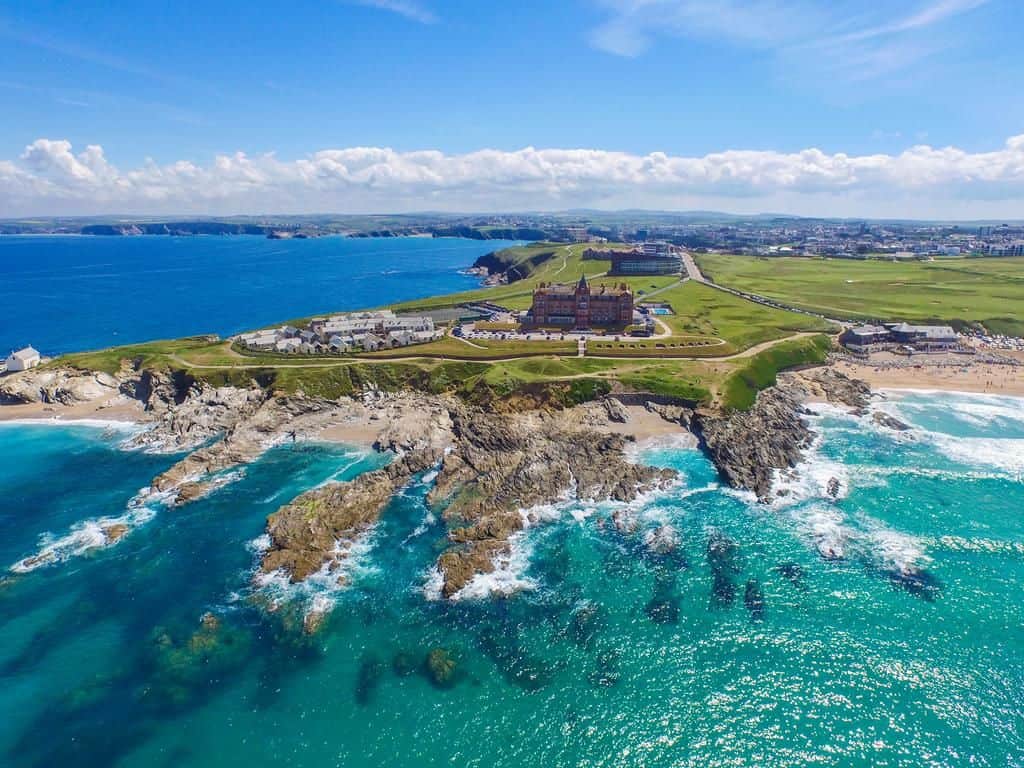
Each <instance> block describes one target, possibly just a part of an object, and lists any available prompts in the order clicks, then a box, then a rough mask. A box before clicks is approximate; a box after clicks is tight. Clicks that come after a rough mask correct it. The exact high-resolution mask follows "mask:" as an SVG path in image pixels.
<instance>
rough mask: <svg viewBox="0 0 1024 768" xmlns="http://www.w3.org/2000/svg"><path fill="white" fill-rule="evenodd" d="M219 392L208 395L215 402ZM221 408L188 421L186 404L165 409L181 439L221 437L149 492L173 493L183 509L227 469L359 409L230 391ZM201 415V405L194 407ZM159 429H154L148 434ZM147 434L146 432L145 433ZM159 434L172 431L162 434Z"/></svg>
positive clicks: (350, 405) (341, 403)
mask: <svg viewBox="0 0 1024 768" xmlns="http://www.w3.org/2000/svg"><path fill="white" fill-rule="evenodd" d="M218 392H220V390H215V391H214V392H212V393H210V396H211V397H218V398H219V395H218V394H217V393H218ZM218 402H219V403H220V405H218V406H217V407H215V409H214V410H212V411H211V412H210V413H211V417H210V418H209V419H207V418H205V417H201V419H200V420H198V421H191V420H190V419H189V417H188V415H187V413H188V412H190V411H191V409H192V408H191V405H190V404H188V405H186V406H185V407H184V409H183V408H181V407H179V408H174V409H170V410H169V411H168V413H171V414H177V415H176V416H173V417H171V418H170V419H169V420H168V421H166V422H163V423H164V424H167V425H173V426H172V429H176V428H177V427H178V426H179V425H180V426H182V427H183V428H184V434H186V435H191V436H196V435H198V434H204V433H205V434H210V435H215V434H217V432H216V431H215V430H216V429H217V428H218V427H219V426H223V427H226V433H225V434H224V436H223V437H222V438H221V439H219V440H217V441H216V442H213V443H211V444H210V445H207V446H204V447H202V448H199V449H198V450H195V451H193V452H192V453H190V454H188V455H187V456H185V458H183V459H182V460H181V461H179V462H178V463H177V464H175V465H174V466H172V467H171V468H170V469H168V470H167V471H166V472H164V473H162V474H161V475H158V476H157V477H156V478H154V479H153V481H152V482H151V483H150V486H151V488H152V489H153V490H154V491H158V492H161V493H167V492H173V493H174V494H175V498H174V501H175V503H177V504H185V503H188V502H190V501H194V500H195V499H197V498H201V497H202V496H205V495H206V494H207V493H209V492H210V491H211V490H213V489H215V488H217V487H218V486H220V485H223V484H224V482H225V481H226V480H225V473H226V472H227V471H228V470H231V469H234V468H237V467H240V466H244V465H245V464H249V463H251V462H253V461H255V460H256V459H257V458H259V457H260V456H261V455H262V454H263V453H264V452H265V451H266V450H267V449H268V448H269V447H271V446H273V445H276V444H279V443H282V442H286V441H288V440H298V439H299V438H309V437H312V436H314V435H315V434H316V433H317V432H318V431H319V430H320V429H322V428H323V427H324V426H325V425H327V424H330V423H339V422H344V421H345V420H346V419H347V418H350V417H351V416H352V412H353V411H357V412H361V409H362V406H361V405H360V404H359V403H357V402H355V401H352V400H339V401H336V402H335V401H330V400H323V399H320V398H307V397H271V398H266V399H265V396H264V395H263V394H262V392H261V391H260V390H257V389H253V390H235V391H234V392H232V393H231V394H230V396H229V397H228V398H227V399H226V400H223V399H218ZM196 408H197V412H198V413H199V414H204V411H203V409H202V407H201V406H198V405H197V406H196ZM157 430H161V426H160V425H158V426H157V428H156V429H155V430H153V431H157ZM145 434H150V433H145ZM163 434H164V435H172V436H173V434H175V432H169V431H164V432H163Z"/></svg>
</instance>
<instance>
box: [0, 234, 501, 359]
mask: <svg viewBox="0 0 1024 768" xmlns="http://www.w3.org/2000/svg"><path fill="white" fill-rule="evenodd" d="M513 244H514V243H511V242H508V241H502V240H489V241H479V240H462V239H455V238H438V239H431V238H418V237H411V238H410V237H406V238H344V237H321V238H314V239H309V240H268V239H267V238H265V237H256V236H231V237H205V236H204V237H163V236H148V237H69V236H52V237H51V236H34V235H33V236H5V237H0V307H3V309H4V320H3V323H0V352H2V353H3V356H6V354H7V350H8V349H9V348H14V347H20V346H23V345H26V344H32V345H34V346H35V347H36V348H37V349H38V350H39V351H40V352H42V353H43V354H46V355H54V354H58V353H63V352H78V351H81V350H85V349H97V348H102V347H109V346H113V345H116V344H129V343H134V342H139V341H149V340H151V339H166V338H178V337H181V336H189V335H193V334H200V333H218V334H221V335H228V334H232V333H238V332H241V331H244V330H248V329H251V328H258V327H261V326H264V325H269V324H271V323H277V322H283V321H286V320H288V319H290V318H296V317H306V316H309V315H314V314H317V313H320V312H329V311H343V310H351V309H360V308H365V307H372V306H380V305H382V304H389V303H393V302H397V301H404V300H407V299H415V298H421V297H425V296H434V295H437V294H443V293H453V292H455V291H460V290H468V289H470V288H474V287H475V286H476V285H478V283H479V280H478V278H476V277H473V276H470V275H463V274H459V270H460V269H463V268H465V267H468V266H470V265H471V264H472V263H473V262H474V261H475V260H476V258H477V257H478V256H482V255H483V254H485V253H490V252H491V251H494V250H497V249H500V248H504V247H507V246H508V245H513Z"/></svg>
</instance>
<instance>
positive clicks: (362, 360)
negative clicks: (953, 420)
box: [167, 331, 819, 371]
mask: <svg viewBox="0 0 1024 768" xmlns="http://www.w3.org/2000/svg"><path fill="white" fill-rule="evenodd" d="M817 335H819V334H818V333H816V332H812V331H804V332H801V333H794V334H792V335H790V336H784V337H783V338H780V339H772V340H770V341H765V342H762V343H760V344H755V345H754V346H752V347H748V348H747V349H744V350H743V351H741V352H734V353H733V354H731V355H721V356H718V357H713V356H704V357H701V356H684V355H665V354H662V355H591V357H593V358H596V359H600V360H622V361H624V362H630V361H632V362H672V361H676V360H685V361H688V362H721V361H723V360H738V359H742V358H747V357H753V356H754V355H756V354H758V353H759V352H763V351H764V350H766V349H770V348H771V347H774V346H776V345H778V344H782V343H784V342H787V341H795V340H796V339H804V338H808V337H810V336H817ZM725 343H726V342H725V341H723V340H721V339H719V343H716V344H715V345H713V346H720V345H721V344H725ZM709 346H711V345H709ZM531 357H572V354H571V353H557V352H542V353H537V354H527V355H508V356H506V357H490V358H473V359H471V360H467V359H465V358H460V357H455V356H452V355H423V354H421V355H408V356H405V357H356V358H350V359H348V360H325V361H322V362H310V363H289V364H280V363H276V362H271V361H268V362H265V363H244V364H238V365H235V364H232V365H228V364H224V363H220V364H204V363H192V362H190V361H188V360H186V359H185V358H183V357H181V356H180V355H178V354H169V355H167V358H168V359H169V360H171V361H173V362H175V363H177V364H178V365H181V366H183V367H185V368H195V369H197V370H214V371H217V370H250V369H259V368H340V367H343V366H347V365H362V364H371V365H383V364H389V363H408V362H413V361H417V360H442V361H443V360H457V361H460V362H473V363H485V364H487V365H494V364H496V363H510V362H513V361H516V360H526V359H529V358H531ZM241 359H245V358H244V357H242V358H241Z"/></svg>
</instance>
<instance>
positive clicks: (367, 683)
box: [355, 654, 384, 706]
mask: <svg viewBox="0 0 1024 768" xmlns="http://www.w3.org/2000/svg"><path fill="white" fill-rule="evenodd" d="M383 672H384V665H383V664H381V662H380V660H379V659H378V658H377V657H376V656H373V655H372V654H371V655H367V656H364V657H363V660H362V661H361V662H360V663H359V672H358V674H357V675H356V690H355V698H356V704H358V705H359V706H366V705H367V704H369V703H370V700H371V699H372V698H373V692H374V690H375V689H376V688H377V686H378V685H379V684H380V678H381V675H382V674H383Z"/></svg>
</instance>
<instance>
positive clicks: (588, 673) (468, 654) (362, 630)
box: [0, 394, 1024, 768]
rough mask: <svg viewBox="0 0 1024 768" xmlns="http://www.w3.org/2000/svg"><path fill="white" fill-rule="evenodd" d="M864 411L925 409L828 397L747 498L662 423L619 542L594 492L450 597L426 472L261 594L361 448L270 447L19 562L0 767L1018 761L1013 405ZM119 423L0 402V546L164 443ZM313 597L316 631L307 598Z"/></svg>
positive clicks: (82, 515) (1020, 676)
mask: <svg viewBox="0 0 1024 768" xmlns="http://www.w3.org/2000/svg"><path fill="white" fill-rule="evenodd" d="M880 407H882V408H883V409H885V410H887V411H889V412H891V413H893V414H895V415H897V416H899V417H901V418H903V419H905V420H908V421H910V422H912V423H913V424H914V425H915V429H914V430H912V431H911V432H909V433H905V434H896V433H892V432H887V431H885V430H882V429H880V428H878V427H876V426H874V425H873V424H872V422H871V421H870V419H868V418H862V419H856V418H853V417H850V416H847V415H845V414H843V413H841V412H838V411H833V410H831V409H829V410H826V411H824V412H823V413H822V414H821V415H820V416H818V417H816V418H815V420H814V421H815V426H816V429H817V430H819V432H820V434H821V440H820V442H819V444H818V445H817V446H816V447H815V450H814V451H813V452H812V455H811V456H810V460H809V462H808V463H807V465H805V466H803V467H801V468H800V470H799V471H798V472H797V473H795V475H794V476H792V477H789V478H786V479H784V481H783V484H784V486H785V487H786V488H788V489H789V491H788V495H787V496H786V497H784V498H783V499H781V500H780V501H778V502H776V503H775V504H774V505H772V506H771V507H768V508H766V507H763V506H758V505H756V504H752V503H751V502H750V500H749V499H747V498H746V497H745V496H744V495H743V494H737V493H734V492H731V491H727V490H724V489H722V488H720V487H718V485H717V479H716V476H715V472H714V470H713V468H712V467H711V466H710V465H709V464H708V462H707V461H706V460H705V459H704V458H703V456H702V455H701V454H700V453H698V452H696V451H692V450H685V449H680V448H678V447H672V446H667V447H662V448H652V449H650V450H648V451H646V452H645V453H644V454H642V460H645V461H649V462H653V463H656V464H659V465H665V466H671V467H674V468H676V469H678V470H680V472H681V473H682V475H683V482H682V484H681V485H680V486H679V487H677V488H675V489H674V490H673V491H671V492H669V493H666V494H663V495H661V496H658V497H652V498H649V499H646V500H644V501H643V503H641V504H638V505H636V512H637V514H638V515H639V516H640V519H641V529H640V531H639V532H638V533H637V534H636V535H632V536H629V535H623V534H620V533H618V532H617V531H616V530H615V529H614V527H613V526H612V525H611V524H610V522H609V520H608V516H609V513H610V512H611V511H612V507H602V508H598V509H594V508H590V507H588V506H587V505H580V504H575V503H568V504H566V505H564V506H563V507H561V508H558V509H551V510H548V517H549V518H551V519H550V520H549V521H548V522H546V523H544V524H539V525H537V526H535V527H533V528H531V529H530V530H529V531H528V532H527V534H526V535H525V536H524V537H523V538H522V539H521V540H520V541H519V542H518V544H517V549H516V556H515V557H514V558H513V559H512V562H511V563H509V565H508V567H507V568H506V569H505V570H504V571H503V572H502V573H499V574H497V575H496V576H495V577H492V578H491V579H490V581H489V582H481V583H478V584H477V585H476V586H477V587H479V588H480V590H479V591H480V592H485V591H486V590H485V589H483V587H486V586H488V584H489V585H490V586H501V585H505V586H508V585H518V586H519V587H523V588H524V589H522V590H521V591H518V592H516V593H515V594H513V595H512V596H510V597H507V598H500V597H491V598H488V599H465V600H461V601H459V602H456V603H442V602H439V601H433V600H429V599H427V597H425V595H424V589H425V587H428V586H429V582H430V565H431V563H432V562H433V560H434V558H435V557H436V555H437V553H438V552H439V551H440V548H441V547H442V546H443V531H442V528H441V526H440V524H439V523H437V522H436V520H435V519H434V517H433V516H432V515H431V512H430V510H428V509H427V508H426V507H425V505H424V501H423V498H424V495H425V493H426V490H427V488H428V484H429V481H427V482H417V483H414V484H413V485H412V486H411V487H410V488H408V489H407V490H406V491H405V492H404V493H403V495H401V496H400V497H399V498H397V499H396V500H395V501H394V503H392V505H391V506H390V507H389V508H388V509H387V511H386V512H385V514H384V515H383V518H382V521H381V523H380V524H379V526H378V527H377V528H376V529H375V530H374V531H373V533H372V534H371V535H370V536H369V537H367V539H366V540H365V541H364V542H362V545H361V547H360V548H359V552H358V555H357V557H356V560H355V567H354V568H353V569H352V570H351V572H350V574H349V577H350V581H349V585H348V587H347V588H345V589H341V590H335V591H329V590H326V589H323V588H321V589H318V590H312V591H306V592H302V591H298V590H292V591H291V592H289V591H288V590H281V589H280V587H279V585H275V584H268V585H266V586H263V587H260V588H254V587H252V586H251V576H252V574H253V564H254V561H255V558H256V556H257V555H256V553H257V551H258V547H259V536H260V534H261V532H262V527H263V522H264V519H265V517H266V515H267V514H269V513H271V512H273V511H274V510H275V509H276V508H277V507H278V506H279V505H280V504H282V503H283V502H284V501H286V500H288V499H289V498H291V497H292V496H294V495H295V494H296V493H298V492H300V491H301V490H303V489H305V488H308V487H311V486H314V485H316V484H318V483H320V482H323V481H324V480H326V479H328V478H330V477H332V476H335V475H337V476H338V477H339V478H342V479H344V478H348V477H352V476H355V475H356V474H357V473H358V472H360V471H363V470H366V469H369V468H371V467H373V466H376V465H377V464H379V462H380V460H381V459H380V458H379V457H371V456H364V455H362V454H359V453H358V452H357V451H355V450H354V449H345V448H342V447H331V446H320V445H316V446H304V445H297V446H286V447H282V448H278V449H275V450H273V451H271V452H270V453H269V454H267V456H266V457H265V458H264V459H262V460H261V461H259V462H257V463H256V464H255V465H253V466H251V467H249V468H247V470H246V471H245V474H244V476H243V477H241V478H240V479H238V480H237V482H235V483H233V484H231V485H228V486H226V487H224V488H222V489H220V490H219V491H217V492H216V493H215V494H213V495H212V496H210V497H209V498H207V499H205V500H202V501H199V502H197V503H195V504H194V505H191V506H188V507H185V508H183V509H176V510H172V509H164V508H160V507H159V505H154V507H153V512H152V517H151V518H150V519H142V520H141V521H140V522H138V524H137V527H135V528H134V530H133V531H132V532H131V533H130V534H129V535H128V536H127V537H126V538H125V539H124V540H123V541H122V542H121V543H119V544H117V545H116V546H114V547H111V548H109V549H106V550H101V551H92V552H89V553H86V554H84V555H79V554H75V553H73V552H71V551H68V556H67V559H65V560H63V561H61V562H58V563H56V564H54V565H51V566H48V567H42V568H39V569H37V570H34V571H32V572H30V573H28V574H26V575H14V574H10V575H9V576H8V578H7V580H6V582H5V583H4V585H3V586H2V587H0V627H2V632H3V634H2V637H3V640H2V642H0V679H2V680H3V685H2V686H0V711H2V712H4V717H3V718H0V764H3V765H11V766H37V765H38V766H54V765H71V764H74V765H78V766H108V765H117V766H163V765H168V766H170V765H174V766H195V767H197V768H200V767H202V768H207V767H211V768H212V767H213V766H218V767H219V766H234V765H245V764H248V765H253V766H262V765H267V766H270V765H293V766H322V765H343V766H347V767H355V766H395V765H415V766H432V765H438V766H439V765H479V766H554V765H586V766H620V765H646V766H790V765H826V766H859V765H889V766H922V765H935V766H939V765H941V766H962V765H980V766H1008V765H1021V764H1022V758H1021V755H1022V752H1024V733H1022V732H1021V728H1022V723H1024V623H1022V618H1024V616H1022V613H1024V612H1022V609H1021V589H1020V585H1021V584H1022V583H1024V520H1022V518H1021V510H1022V509H1024V484H1022V482H1021V477H1020V467H1019V462H1020V461H1021V460H1022V456H1024V401H1021V400H1015V399H1012V398H997V397H979V396H966V397H965V396H952V395H933V394H907V395H903V396H899V397H898V399H897V398H896V396H894V397H893V399H890V400H889V401H888V402H886V403H883V404H882V405H881V406H880ZM121 439H122V436H120V435H117V434H113V433H107V434H104V433H103V431H102V430H98V429H87V428H72V427H25V426H21V425H15V426H4V427H0V490H2V491H3V493H4V498H5V500H6V501H7V503H6V504H5V505H4V507H3V511H2V516H0V558H2V562H4V563H14V562H17V561H18V560H19V559H20V558H23V557H25V556H27V555H30V554H32V553H33V552H35V551H37V549H38V548H39V547H40V546H41V545H42V546H44V547H45V546H47V545H50V544H52V543H53V542H54V541H55V540H60V539H61V538H62V537H66V536H68V535H69V534H71V535H73V534H74V531H75V530H81V527H80V524H81V523H82V522H83V521H86V520H89V519H91V518H96V517H97V516H111V515H114V516H116V515H120V514H122V513H124V512H125V509H126V504H128V502H129V501H130V499H131V498H132V497H133V495H134V494H135V493H136V492H137V490H138V489H139V488H140V487H141V486H143V485H145V484H146V482H147V481H148V479H149V478H150V477H152V475H153V474H155V473H157V472H159V471H160V470H161V469H162V468H164V467H165V466H167V465H169V464H170V463H171V462H172V461H173V460H174V457H154V456H149V455H146V454H144V453H137V452H124V451H121V450H119V449H118V447H117V445H118V442H119V441H120V440H121ZM339 473H340V474H339ZM833 477H835V478H837V479H838V480H840V481H841V482H840V489H839V493H838V496H839V498H838V500H832V499H831V498H830V497H829V494H828V486H829V480H830V479H831V478H833ZM662 523H670V524H671V525H672V526H674V527H675V528H676V529H677V531H678V533H679V537H680V547H679V549H678V550H676V551H675V552H674V553H671V554H669V555H665V556H656V555H654V554H652V553H651V552H650V551H649V550H648V549H647V547H645V546H644V543H643V534H644V533H645V532H646V531H648V530H651V529H653V528H654V527H656V526H657V525H659V524H662ZM76 524H77V525H79V528H78V529H76V528H75V526H76ZM47 532H50V534H51V538H50V539H47V540H44V541H40V540H39V537H40V536H41V535H44V534H46V533H47ZM709 541H713V542H717V543H716V545H715V547H714V548H713V553H712V554H711V555H709V547H708V544H709ZM728 542H732V544H734V545H735V547H734V548H731V547H730V545H729V543H728ZM829 549H831V551H833V552H835V553H839V552H841V553H842V555H843V558H842V559H837V560H826V559H824V558H823V557H822V555H821V554H820V552H821V551H828V550H829ZM427 591H428V592H429V589H427ZM332 603H333V606H334V607H333V611H332V612H331V613H330V615H329V619H328V621H327V623H326V625H325V626H324V627H323V629H322V630H321V632H320V633H319V634H317V635H315V636H314V637H312V638H309V637H306V636H305V635H304V634H303V633H302V631H301V621H302V614H303V612H304V611H305V610H306V609H308V608H309V607H310V606H311V605H314V604H316V605H320V606H324V605H327V604H332ZM206 612H211V613H212V614H214V615H215V616H216V617H218V626H217V627H216V628H215V629H203V628H202V625H201V622H200V619H201V617H202V616H203V614H204V613H206ZM435 648H444V649H446V650H447V651H448V652H449V653H450V654H451V657H452V658H453V659H454V660H455V661H456V667H455V670H454V675H453V677H452V679H451V680H450V681H449V683H450V685H448V686H446V687H439V686H438V685H436V684H434V683H433V682H432V681H431V680H430V679H429V678H428V676H427V675H426V674H424V673H423V665H424V659H425V657H426V655H427V653H428V652H429V651H430V650H432V649H435Z"/></svg>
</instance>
